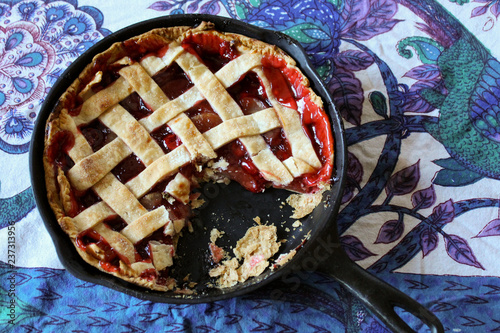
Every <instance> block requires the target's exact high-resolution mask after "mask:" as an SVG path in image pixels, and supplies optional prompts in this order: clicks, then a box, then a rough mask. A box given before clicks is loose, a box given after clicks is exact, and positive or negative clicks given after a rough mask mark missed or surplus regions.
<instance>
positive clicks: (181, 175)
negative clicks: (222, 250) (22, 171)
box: [44, 22, 334, 291]
mask: <svg viewBox="0 0 500 333" xmlns="http://www.w3.org/2000/svg"><path fill="white" fill-rule="evenodd" d="M44 149H45V150H44V168H45V178H46V185H47V195H48V200H49V203H50V205H51V207H52V209H53V211H54V213H55V216H56V218H57V221H58V223H59V225H60V226H61V228H62V229H63V230H64V231H65V232H66V233H67V234H68V235H69V237H70V238H71V240H72V242H73V243H74V245H75V247H76V249H77V251H78V252H79V254H80V255H81V256H82V258H83V259H84V260H85V261H86V262H88V263H89V264H91V265H93V266H95V267H97V268H99V269H100V270H102V271H105V272H108V273H110V274H113V275H115V276H117V277H119V278H122V279H124V280H126V281H129V282H132V283H135V284H138V285H140V286H144V287H146V288H150V289H154V290H164V291H167V290H173V289H176V285H177V281H175V280H174V279H173V278H172V277H170V275H169V271H170V269H171V267H172V266H173V265H174V263H175V254H176V245H177V242H178V239H179V235H180V232H181V231H182V230H183V229H184V228H189V226H190V222H189V219H190V218H191V217H192V216H193V214H195V209H196V207H198V206H200V204H201V203H200V200H199V198H198V196H199V192H197V191H196V189H197V188H199V187H200V184H201V183H202V182H207V181H235V182H238V183H239V184H241V186H243V188H244V189H246V190H248V191H252V192H256V193H258V192H262V191H265V189H266V188H269V187H275V188H282V189H287V190H290V191H292V192H294V193H317V192H318V191H321V190H322V189H323V188H325V186H327V185H328V184H329V182H330V179H331V173H332V168H333V155H334V152H333V136H332V132H331V126H330V123H329V119H328V117H327V116H326V113H325V111H324V108H323V104H322V101H321V98H320V97H319V96H318V95H316V94H315V93H314V92H313V91H312V89H311V88H310V87H309V81H308V79H307V78H306V77H305V76H304V75H303V74H302V72H301V71H300V70H299V68H298V67H296V65H295V62H294V60H293V59H292V58H291V57H290V56H288V55H287V54H285V53H284V51H282V50H281V49H278V48H277V47H276V46H272V45H269V44H266V43H264V42H261V41H257V40H255V39H252V38H249V37H245V36H242V35H238V34H233V33H224V32H220V31H217V30H216V29H215V28H214V25H213V24H211V23H209V22H203V23H202V24H200V25H199V26H197V27H170V28H160V29H154V30H151V31H149V32H147V33H145V34H142V35H139V36H136V37H134V38H131V39H129V40H126V41H124V42H118V43H115V44H113V45H112V46H111V47H110V48H109V49H107V50H106V51H104V52H103V53H100V54H98V55H96V56H95V57H94V58H93V61H92V63H91V64H89V65H88V66H87V67H86V68H85V69H84V70H83V71H82V73H80V75H79V77H78V78H77V79H76V80H75V81H74V82H73V83H72V84H71V86H69V87H68V89H67V90H66V91H65V92H64V94H62V96H61V97H60V99H59V101H58V103H57V105H56V106H55V107H54V110H53V111H52V113H51V114H50V116H49V118H48V120H47V126H46V135H45V146H44Z"/></svg>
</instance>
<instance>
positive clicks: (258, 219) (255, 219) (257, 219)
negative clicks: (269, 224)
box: [253, 216, 261, 225]
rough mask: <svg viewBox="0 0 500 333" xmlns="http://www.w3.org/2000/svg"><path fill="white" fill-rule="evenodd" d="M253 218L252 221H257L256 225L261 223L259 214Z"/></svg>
mask: <svg viewBox="0 0 500 333" xmlns="http://www.w3.org/2000/svg"><path fill="white" fill-rule="evenodd" d="M253 220H254V222H255V223H257V224H258V225H260V224H261V222H260V216H256V217H254V218H253Z"/></svg>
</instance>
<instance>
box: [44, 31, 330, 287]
mask: <svg viewBox="0 0 500 333" xmlns="http://www.w3.org/2000/svg"><path fill="white" fill-rule="evenodd" d="M213 27H214V25H213V24H212V23H209V22H203V23H202V24H200V25H199V26H198V27H196V28H190V27H171V28H159V29H154V30H151V31H149V32H147V33H145V34H142V35H139V36H136V37H133V38H131V39H129V40H127V41H124V42H117V43H115V44H113V45H112V46H111V47H110V48H109V49H107V50H106V51H104V52H102V53H100V54H98V55H96V56H95V57H94V58H93V59H92V62H91V63H90V64H88V65H87V66H86V67H85V68H84V70H83V71H82V72H81V73H80V75H79V76H78V78H77V79H76V80H75V81H74V82H73V83H72V84H71V85H70V86H69V87H68V88H67V90H66V91H65V92H64V93H63V94H62V96H61V98H60V100H59V102H58V103H57V105H56V106H55V108H54V110H53V112H52V113H51V114H50V116H49V117H48V120H47V125H46V137H45V150H44V157H43V164H44V168H45V181H46V187H47V197H48V201H49V204H50V206H51V208H52V209H53V211H54V213H55V216H56V219H57V221H58V223H59V224H60V226H61V228H62V229H63V230H64V231H65V232H66V233H67V234H68V235H69V236H70V238H71V240H72V242H73V244H74V245H75V248H76V249H77V251H78V253H79V254H80V255H81V257H82V258H83V259H84V260H85V261H86V262H87V263H89V264H90V265H92V266H94V267H97V268H98V269H100V270H101V271H103V272H107V273H109V274H112V275H114V276H117V277H119V278H121V279H124V280H126V281H129V282H131V283H135V284H138V285H141V286H144V287H146V288H150V289H155V290H164V291H166V290H172V289H174V288H175V281H173V280H172V279H169V280H168V283H167V285H159V284H156V281H155V280H154V279H153V280H147V279H144V278H142V277H141V274H142V273H144V272H145V271H146V270H147V269H150V268H152V269H154V266H153V265H152V264H150V263H149V264H148V263H145V262H136V263H134V260H135V259H134V255H133V253H132V252H130V251H131V249H130V245H131V244H132V243H130V242H129V243H130V244H129V243H127V244H125V243H126V241H125V240H124V239H126V237H124V239H122V238H120V237H121V234H120V233H117V234H118V235H120V237H117V238H116V239H115V240H116V242H117V245H119V244H122V245H123V246H124V247H123V248H124V249H127V250H124V251H125V252H126V254H124V258H126V259H124V260H125V261H129V262H127V263H125V262H124V261H123V260H120V261H119V266H118V267H117V268H115V269H114V270H111V271H110V270H106V269H104V268H103V266H102V264H101V260H102V258H103V253H102V251H100V250H99V248H98V247H96V246H89V247H88V248H87V250H84V249H82V248H81V247H79V246H78V245H77V241H76V239H77V236H78V234H79V230H78V227H77V225H76V224H75V220H74V218H73V217H74V215H75V214H76V213H75V212H76V207H75V203H74V199H73V198H72V189H74V188H75V187H76V190H86V189H87V188H89V187H91V186H94V184H96V183H98V182H99V181H100V180H101V178H102V177H103V176H104V174H105V173H106V170H107V169H110V168H112V166H113V165H111V164H110V165H107V166H106V168H105V169H106V170H104V171H102V172H101V173H92V170H90V169H89V166H92V165H94V162H95V161H94V159H93V157H89V151H90V152H92V149H91V148H90V146H89V145H88V143H86V142H85V139H84V138H83V135H81V133H80V131H79V130H78V128H77V126H78V125H79V124H80V123H85V121H87V120H89V119H94V118H95V116H96V115H97V116H99V115H100V114H101V113H103V112H106V110H107V109H108V108H110V107H111V106H113V105H115V104H116V103H117V100H116V99H117V98H118V97H117V96H116V94H115V93H111V94H106V93H102V94H100V93H94V92H93V90H92V88H93V87H94V86H97V85H99V84H100V82H101V80H102V78H103V71H104V70H106V69H107V68H116V66H127V65H131V64H135V61H136V60H137V59H136V60H132V59H130V58H129V57H128V56H129V54H128V52H129V49H130V48H129V47H128V46H130V45H132V44H135V45H136V46H137V47H138V48H139V49H140V50H141V53H142V54H147V53H148V52H149V53H151V52H157V51H158V50H159V49H161V48H162V47H165V46H167V45H169V44H170V43H175V42H178V43H180V42H181V41H182V40H183V39H184V38H185V37H187V36H189V35H194V34H200V33H203V34H207V33H208V34H213V35H216V36H218V37H220V38H222V39H223V40H226V41H230V42H231V44H233V45H235V46H236V49H237V50H238V51H240V52H241V53H242V54H243V53H249V52H250V53H253V54H258V55H263V56H264V55H271V56H276V57H278V58H280V59H282V60H284V61H285V62H286V64H287V66H288V67H291V68H295V69H297V68H296V67H295V61H294V60H293V59H292V58H291V57H290V56H288V55H287V54H286V53H285V52H283V51H282V50H281V49H279V48H278V47H276V46H273V45H269V44H266V43H264V42H261V41H257V40H255V39H252V38H249V37H245V36H242V35H238V34H233V33H224V32H220V31H216V30H214V29H213ZM190 61H191V60H189V59H187V60H186V62H185V63H186V64H190ZM113 66H115V67H113ZM139 67H140V69H141V70H143V68H142V67H141V66H139ZM129 69H131V66H130V67H127V71H124V72H123V73H124V76H127V75H129V76H130V82H131V84H132V85H134V86H136V85H137V86H138V85H140V84H141V83H140V82H138V80H139V78H138V77H136V76H135V74H134V73H133V72H130V71H129ZM297 70H298V69H297ZM146 71H147V69H146ZM299 72H300V71H299ZM143 74H144V73H143ZM200 75H201V76H203V75H204V73H200ZM119 80H122V79H119ZM134 80H135V81H134ZM301 80H302V81H301V82H300V83H295V84H300V85H302V86H303V88H304V89H310V88H309V81H308V80H307V78H306V77H305V76H304V75H301ZM128 82H129V81H127V80H124V79H123V82H122V81H120V82H119V83H118V84H117V85H122V86H119V87H118V86H117V89H119V90H123V89H125V92H124V94H126V95H128V94H129V93H130V92H131V91H134V90H133V89H132V88H131V87H129V83H128ZM153 88H154V87H153ZM153 88H150V87H149V86H144V89H145V90H146V91H151V90H152V89H153ZM216 89H221V90H224V87H223V86H221V85H219V86H216V87H214V91H216ZM154 94H156V95H158V94H160V95H161V91H160V92H156V91H155V92H154ZM310 96H311V98H313V100H314V103H316V104H317V105H318V106H319V107H322V106H323V105H322V101H321V99H320V98H319V97H318V96H317V95H315V94H314V93H313V94H311V95H310ZM160 97H161V96H160ZM217 97H218V96H217ZM83 101H89V102H88V103H87V104H89V105H90V103H91V102H92V103H94V104H92V105H91V106H90V109H89V110H90V111H89V112H88V113H85V114H82V115H79V116H78V117H76V118H72V116H70V115H71V114H72V112H75V109H78V108H79V107H81V104H82V102H83ZM193 101H196V98H195V99H194V100H193ZM161 104H164V101H163V102H162V103H161ZM76 113H78V111H77V112H76ZM75 119H76V120H75ZM136 126H138V123H137V124H136ZM192 131H194V130H192ZM61 133H64V136H63V138H64V140H67V141H68V142H67V144H68V147H66V149H69V152H68V154H69V155H70V157H71V158H72V159H73V160H74V162H75V163H80V164H77V168H75V169H74V170H73V171H72V172H69V173H68V172H67V171H63V169H62V168H61V167H60V166H57V165H56V164H55V163H54V155H53V154H54V153H53V152H52V151H51V149H52V148H53V146H55V145H58V144H61V140H62V138H61ZM256 133H259V135H260V132H258V131H256ZM196 134H198V137H200V138H202V137H203V135H202V134H200V133H196ZM132 137H133V136H132ZM251 138H252V136H248V137H245V138H244V140H243V139H242V142H244V143H245V145H248V149H249V151H252V149H254V150H255V163H256V164H257V163H260V162H259V161H261V160H262V161H261V164H262V166H263V167H265V166H266V165H268V164H269V163H270V162H269V159H272V157H274V156H272V153H271V151H270V150H269V151H267V150H262V147H261V146H262V144H263V140H262V142H261V141H259V140H257V139H256V140H252V139H251ZM261 139H262V138H261ZM116 140H120V139H116ZM71 141H74V142H73V145H74V146H77V147H78V149H72V145H71ZM120 141H121V140H120ZM196 144H198V143H196ZM116 145H117V147H118V148H120V149H121V148H123V147H122V145H121V142H118V141H117V142H116ZM186 146H187V149H185V148H184V149H185V150H186V151H189V152H190V153H191V154H193V152H194V153H198V150H200V151H201V148H199V147H201V146H198V145H197V146H194V145H193V146H189V145H186ZM202 148H204V150H203V151H201V152H199V153H198V154H199V155H200V156H201V157H200V158H202V159H205V158H204V157H203V156H205V155H208V156H209V158H213V157H214V154H215V153H213V151H212V150H211V149H207V147H202ZM82 150H83V152H82ZM116 151H117V150H116V149H113V152H114V153H116ZM178 151H180V150H178ZM183 151H184V150H183ZM127 153H128V151H126V150H125V148H123V149H122V150H120V154H121V155H127ZM110 156H111V155H110ZM113 156H114V155H113ZM96 157H97V155H96ZM116 160H117V161H119V160H120V158H118V157H116ZM157 161H158V160H157ZM183 161H184V160H183V159H182V161H181V162H179V163H178V164H182V163H184V162H183ZM292 162H293V161H291V162H289V163H292ZM115 164H116V163H115ZM147 164H148V165H149V162H148V163H147ZM174 164H175V163H174ZM151 165H152V167H155V163H153V159H152V160H151ZM280 165H282V167H281V168H282V169H279V168H277V167H276V166H275V165H273V164H269V169H270V170H274V174H272V175H269V177H270V179H273V180H274V179H278V180H280V179H287V180H286V182H284V184H287V182H290V181H291V179H293V176H290V175H289V173H288V171H287V168H286V167H285V165H283V164H281V163H280ZM315 165H316V166H317V163H315ZM181 166H182V165H181ZM293 166H294V169H293V170H294V173H295V174H300V172H302V173H304V171H303V170H310V169H308V168H307V165H306V166H304V167H303V168H300V167H299V166H300V163H299V162H297V163H293ZM176 167H178V166H177V165H176ZM89 170H90V171H89ZM277 170H279V172H278V171H277ZM297 170H298V171H297ZM300 170H302V171H300ZM80 171H81V172H84V173H83V174H82V175H80V173H79V172H80ZM73 173H78V174H77V175H74V174H73ZM262 173H263V174H265V173H266V172H265V170H264V171H262ZM290 177H292V178H290ZM137 179H139V178H136V180H135V182H137ZM80 180H85V181H86V183H81V182H80ZM72 181H73V182H75V183H78V186H72V185H71V184H72ZM148 181H149V180H148ZM153 181H156V180H153ZM153 181H151V182H153ZM125 185H126V187H127V188H125V187H124V190H127V191H128V189H130V191H131V192H132V193H133V194H138V193H139V194H141V195H140V196H142V195H143V194H144V193H143V192H144V191H145V190H146V189H147V188H149V185H147V186H146V187H144V189H143V188H142V187H141V186H142V185H141V186H136V184H135V183H133V182H131V183H130V184H125ZM79 186H80V187H79ZM134 191H135V192H137V193H134ZM127 195H128V194H127ZM140 196H139V197H140ZM137 205H139V204H138V203H136V206H137ZM106 209H110V208H109V207H107V208H106ZM141 209H142V208H141ZM110 211H112V210H111V209H110ZM167 215H168V214H166V215H164V216H163V217H162V222H161V223H160V224H161V225H160V224H158V223H157V224H158V225H156V226H155V227H154V228H149V229H151V230H153V231H154V230H156V229H157V228H159V227H161V226H163V225H166V224H168V223H171V224H172V225H175V221H168V217H167ZM110 216H111V215H110ZM138 221H139V222H137V224H135V225H134V224H132V223H130V224H128V227H126V228H125V229H124V230H125V234H126V233H127V232H128V231H129V230H133V229H134V227H135V226H139V224H144V223H146V222H147V221H146V220H144V221H141V220H138ZM145 221H146V222H145ZM83 225H85V224H83ZM93 228H94V229H95V230H101V231H103V229H102V228H106V227H105V226H104V225H103V224H101V223H100V222H99V223H98V224H97V225H96V226H94V227H93ZM99 228H101V229H99ZM146 229H148V228H146ZM149 229H148V232H150V231H151V230H149ZM113 232H114V231H113ZM143 232H145V231H143ZM129 236H130V237H129V239H133V240H134V241H137V240H140V239H142V238H141V237H143V236H144V235H143V234H140V232H138V234H137V233H135V234H134V235H129ZM178 237H179V235H178V233H176V234H175V235H174V237H173V238H174V248H175V247H176V246H175V245H176V243H177V240H178ZM148 265H149V266H148ZM162 265H165V264H162Z"/></svg>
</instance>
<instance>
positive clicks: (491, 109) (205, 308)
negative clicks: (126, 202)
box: [0, 0, 500, 332]
mask: <svg viewBox="0 0 500 333" xmlns="http://www.w3.org/2000/svg"><path fill="white" fill-rule="evenodd" d="M81 2H82V3H78V2H77V1H76V0H64V1H63V0H61V1H51V0H45V1H41V0H31V1H26V0H22V1H7V0H0V149H1V152H0V154H1V160H2V163H1V164H0V184H1V189H0V197H1V199H0V244H2V246H1V248H0V277H1V279H0V295H1V296H0V331H1V332H42V331H47V332H108V331H109V332H146V331H148V332H149V331H153V330H155V329H156V330H159V331H165V332H184V331H187V332H191V331H194V332H217V331H221V332H233V331H234V332H248V331H265V332H267V331H269V332H329V331H330V332H339V331H340V332H342V331H348V332H387V329H386V328H385V327H384V325H383V324H381V322H380V321H379V319H378V318H376V317H375V316H373V315H372V314H371V313H370V312H369V311H368V310H367V309H366V308H365V307H364V306H363V305H362V304H361V302H360V301H359V300H358V299H356V298H354V297H353V296H352V295H350V294H349V293H348V292H347V291H346V290H344V289H343V288H342V287H340V286H339V284H338V283H337V282H336V281H334V280H333V279H331V278H329V277H327V276H323V275H321V274H319V273H298V277H299V278H300V279H301V281H302V282H303V283H302V284H301V285H300V287H299V288H291V287H290V286H289V285H287V284H286V283H285V282H284V281H278V282H275V283H273V284H271V285H269V286H266V287H264V288H261V289H259V290H257V291H256V292H253V293H250V294H247V295H245V296H242V297H238V298H234V299H229V300H225V301H218V302H215V303H210V304H200V305H169V304H157V303H152V302H148V301H141V300H139V299H136V298H133V297H129V296H126V295H123V294H121V293H118V292H115V291H112V290H109V289H107V288H104V287H101V286H98V285H93V284H90V283H86V282H83V281H81V280H78V279H77V278H75V277H73V276H71V275H70V274H69V273H67V272H66V271H65V270H64V269H63V267H62V266H61V264H60V263H59V261H58V260H57V256H56V254H55V250H54V249H53V247H47V244H51V241H50V238H49V236H48V234H47V232H46V231H45V229H44V227H43V224H42V221H41V218H40V216H39V213H38V212H37V210H36V208H35V204H34V199H33V195H32V192H31V188H30V182H29V170H28V159H27V151H28V149H29V140H30V137H31V134H32V131H33V122H34V120H35V119H36V117H37V114H38V111H39V109H40V106H41V103H42V102H43V100H44V97H45V96H46V94H47V92H48V90H49V89H50V87H51V86H52V85H53V84H54V82H55V80H56V79H57V78H58V77H59V76H60V75H61V74H62V72H63V71H64V69H65V68H66V67H67V65H68V64H69V63H71V62H72V61H73V60H75V59H76V58H77V57H78V56H79V55H80V54H82V53H83V52H84V51H85V50H87V49H88V48H89V47H90V46H91V45H93V44H95V43H96V42H97V41H99V40H100V39H102V38H103V37H104V36H106V35H108V34H109V33H110V32H112V31H116V30H118V29H120V28H122V27H125V26H127V25H129V24H132V23H135V22H138V21H140V20H143V19H147V18H152V17H157V16H162V15H167V14H178V13H209V14H216V15H221V16H226V17H232V18H236V19H239V20H242V21H245V22H248V23H251V24H254V25H257V26H261V27H265V28H269V29H272V30H279V31H282V32H284V33H286V34H289V35H290V36H292V37H294V38H295V39H297V40H298V41H299V42H300V43H301V44H302V45H303V46H304V48H305V49H306V51H307V52H308V54H309V55H310V58H311V60H312V61H313V63H314V65H315V67H316V69H317V71H318V73H319V74H320V76H321V78H322V79H323V81H324V82H325V84H326V85H327V87H328V89H329V91H330V92H331V94H332V96H333V98H334V100H335V103H336V107H337V109H338V110H339V112H340V113H341V115H342V118H343V120H344V125H345V127H346V134H347V135H346V138H347V145H348V150H349V161H348V165H349V168H348V181H347V187H346V189H345V191H344V196H343V205H342V207H341V211H340V215H339V218H338V226H339V232H340V234H341V240H342V244H343V246H344V249H345V250H346V252H347V253H348V255H349V256H350V257H351V258H352V259H353V260H355V261H356V262H357V263H358V264H360V265H361V266H362V267H364V268H365V269H367V270H368V271H369V272H371V273H373V274H375V275H376V276H378V277H379V278H381V279H383V280H385V281H387V282H389V283H390V284H392V285H394V286H395V287H397V288H398V289H400V290H402V291H404V292H405V293H407V294H409V295H410V296H412V297H413V298H415V299H416V300H417V301H419V302H420V303H422V304H424V305H425V306H426V307H428V308H429V309H430V310H431V311H433V312H434V313H435V314H436V315H437V316H438V317H439V319H441V321H442V322H443V324H444V326H445V329H446V330H448V331H453V332H489V331H498V330H500V316H499V315H498V314H497V313H496V312H495V311H494V310H495V308H496V307H497V305H498V304H499V302H500V298H499V295H500V280H499V277H500V265H499V264H498V260H496V259H497V258H496V257H497V255H496V252H497V251H498V250H500V248H499V245H498V242H497V241H496V240H497V237H498V236H499V235H500V219H499V207H500V199H499V194H498V191H497V188H498V185H499V183H498V179H500V163H499V162H500V90H499V86H500V63H499V62H498V57H499V56H500V49H499V48H498V46H497V38H496V36H498V33H499V28H498V27H497V25H496V23H497V19H498V16H499V15H500V2H499V1H497V0H474V1H472V0H460V1H454V0H450V1H446V0H440V1H439V2H438V1H435V0H331V1H318V0H301V1H298V0H293V1H281V0H274V1H259V0H203V1H198V0H168V1H142V2H137V1H135V2H133V1H130V2H129V3H128V4H127V5H124V1H118V0H109V1H107V2H99V3H98V2H93V3H94V5H93V6H90V5H84V4H83V1H81ZM96 3H98V4H96ZM116 6H119V8H120V10H116ZM113 7H115V9H113ZM275 290H280V291H283V293H282V294H283V295H284V296H283V298H281V299H279V300H276V299H274V298H273V297H271V295H272V294H273V291H275ZM12 304H14V306H13V305H12ZM401 316H402V317H403V318H405V319H406V320H408V321H409V322H410V323H412V324H413V325H414V327H415V329H416V330H417V331H419V332H425V331H426V328H425V327H422V326H421V324H419V323H418V322H416V321H414V320H413V319H412V318H410V316H409V315H407V314H406V313H404V312H401Z"/></svg>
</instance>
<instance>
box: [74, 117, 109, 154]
mask: <svg viewBox="0 0 500 333" xmlns="http://www.w3.org/2000/svg"><path fill="white" fill-rule="evenodd" d="M79 129H80V132H81V133H82V134H83V136H84V137H85V139H87V142H88V143H89V144H90V146H91V147H92V150H93V151H94V152H96V151H98V150H99V149H101V148H102V147H104V146H105V145H107V144H108V143H110V142H111V141H112V140H113V139H115V138H116V134H115V133H113V131H111V129H110V128H109V127H107V126H106V125H104V124H103V123H102V122H101V121H100V120H99V119H96V120H94V121H92V122H90V123H88V124H86V125H82V126H80V128H79Z"/></svg>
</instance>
